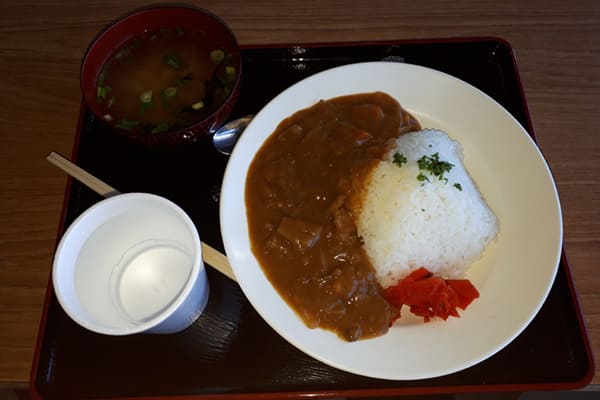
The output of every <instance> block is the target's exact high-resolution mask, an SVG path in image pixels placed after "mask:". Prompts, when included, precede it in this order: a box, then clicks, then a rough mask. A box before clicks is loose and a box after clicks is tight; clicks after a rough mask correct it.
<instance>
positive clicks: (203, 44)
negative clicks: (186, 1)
mask: <svg viewBox="0 0 600 400" xmlns="http://www.w3.org/2000/svg"><path fill="white" fill-rule="evenodd" d="M240 77H241V58H240V51H239V47H238V44H237V40H236V38H235V36H234V34H233V32H232V31H231V30H230V29H229V28H228V27H227V25H226V24H225V23H224V22H223V21H222V20H221V19H219V18H218V17H217V16H215V15H213V14H211V13H209V12H207V11H205V10H202V9H199V8H194V7H190V6H184V5H169V6H158V7H147V8H142V9H137V10H135V11H133V12H131V13H129V14H127V15H124V16H122V17H120V18H118V19H117V20H115V21H114V22H112V23H111V24H110V25H108V26H107V27H106V28H104V29H103V30H102V31H101V32H100V33H99V34H98V35H97V36H96V38H95V39H94V40H93V41H92V43H91V44H90V46H89V48H88V49H87V51H86V53H85V56H84V58H83V63H82V66H81V90H82V94H83V97H84V100H85V102H86V104H87V106H88V107H89V108H90V109H91V110H92V112H93V113H94V115H95V116H96V117H97V118H98V119H99V120H101V121H102V122H103V123H105V124H107V125H108V126H110V127H111V128H112V130H113V131H115V132H117V133H119V134H122V135H125V136H126V137H128V138H130V139H131V140H133V141H136V142H139V143H144V144H150V145H156V144H158V145H162V144H178V143H189V142H195V141H197V140H198V139H199V138H201V137H204V136H207V135H211V134H212V133H213V132H214V131H215V130H216V129H217V128H218V127H220V126H221V125H222V124H223V123H224V122H225V120H226V119H227V118H228V116H229V114H230V112H231V110H232V108H233V106H234V105H235V102H236V100H237V97H238V94H239V87H240Z"/></svg>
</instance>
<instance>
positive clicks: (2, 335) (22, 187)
mask: <svg viewBox="0 0 600 400" xmlns="http://www.w3.org/2000/svg"><path fill="white" fill-rule="evenodd" d="M144 4H149V2H144V1H134V0H102V1H92V0H82V1H67V0H59V1H53V2H50V1H38V2H35V1H33V2H32V1H28V0H23V1H19V2H17V1H10V2H9V1H6V0H2V2H1V3H0V60H1V62H0V89H1V90H2V92H3V93H2V94H0V133H1V138H2V145H1V146H0V165H1V167H0V191H1V193H2V195H1V197H0V387H2V386H4V387H25V386H26V385H27V382H28V379H29V371H30V367H31V362H32V357H33V353H34V347H35V343H36V337H37V332H38V325H39V320H40V315H41V311H42V306H43V302H44V295H45V292H46V287H47V283H48V279H49V276H50V269H51V262H52V255H53V250H54V246H55V243H56V240H57V230H58V225H59V219H60V215H61V207H62V202H63V194H64V189H65V184H66V177H65V175H64V174H63V173H61V172H60V171H58V170H57V169H56V168H55V167H53V166H51V165H50V164H48V163H47V162H46V161H45V156H46V155H47V154H48V152H50V151H51V150H57V151H59V152H61V153H63V154H67V155H69V154H70V153H71V150H72V148H73V142H74V138H75V129H76V123H77V116H78V113H79V105H80V101H81V96H80V92H79V81H78V79H79V66H80V61H81V57H82V55H83V53H84V51H85V49H86V47H87V45H88V44H89V42H90V40H91V39H92V37H93V36H94V35H95V33H96V32H97V31H98V30H99V29H100V28H101V27H103V26H104V25H105V24H107V23H108V22H109V21H110V20H111V19H113V18H115V17H117V16H118V15H120V14H122V13H124V12H126V11H128V10H130V9H132V8H135V7H137V6H140V5H144ZM194 4H196V5H199V6H201V7H204V8H206V9H208V10H210V11H212V12H214V13H216V14H217V15H219V16H221V17H222V18H223V19H224V20H225V21H226V22H227V23H228V24H229V25H230V26H231V28H232V29H233V31H234V32H235V33H236V35H237V37H238V40H239V42H240V43H241V44H260V43H306V42H336V41H340V42H341V41H361V40H386V39H391V40H393V39H408V38H448V37H468V36H498V37H502V38H504V39H506V40H508V41H509V42H510V43H511V44H512V46H513V47H514V50H515V53H516V57H517V62H518V67H519V71H520V74H521V78H522V81H523V86H524V90H525V94H526V97H527V102H528V104H529V109H530V112H531V117H532V119H533V123H534V126H535V130H536V133H537V137H538V141H539V145H540V147H541V149H542V151H543V153H544V155H545V157H546V159H547V160H548V162H549V164H550V167H551V169H552V171H553V173H554V176H555V179H556V182H557V185H558V190H559V193H560V198H561V202H562V208H563V216H564V237H565V246H566V251H567V254H568V257H569V260H570V264H571V268H572V271H573V274H574V279H575V283H576V287H577V290H578V293H579V299H580V303H581V306H582V309H583V312H584V316H585V320H586V323H587V328H588V332H589V335H590V338H591V343H592V347H593V351H594V354H595V355H596V357H597V358H598V357H600V274H599V272H600V265H599V262H598V260H599V259H600V177H599V175H600V133H598V129H599V128H598V127H599V126H600V106H599V104H600V2H597V1H595V0H586V1H570V2H565V1H541V0H539V1H523V0H504V1H491V0H490V1H485V0H472V1H456V0H452V1H426V0H420V1H391V0H390V1H379V0H353V1H341V0H340V1H338V0H320V1H319V0H301V1H281V0H279V1H259V0H254V1H246V0H238V1H198V2H195V3H194ZM524 173H526V171H524ZM593 383H595V384H598V383H600V374H598V373H596V374H595V376H594V379H593Z"/></svg>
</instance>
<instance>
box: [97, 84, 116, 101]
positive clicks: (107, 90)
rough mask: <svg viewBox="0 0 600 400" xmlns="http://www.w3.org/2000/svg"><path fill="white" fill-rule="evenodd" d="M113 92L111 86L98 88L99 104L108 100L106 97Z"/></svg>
mask: <svg viewBox="0 0 600 400" xmlns="http://www.w3.org/2000/svg"><path fill="white" fill-rule="evenodd" d="M110 92H112V88H111V87H110V86H98V87H97V88H96V98H97V101H98V102H100V103H101V102H102V101H104V100H106V96H107V95H108V94H109V93H110Z"/></svg>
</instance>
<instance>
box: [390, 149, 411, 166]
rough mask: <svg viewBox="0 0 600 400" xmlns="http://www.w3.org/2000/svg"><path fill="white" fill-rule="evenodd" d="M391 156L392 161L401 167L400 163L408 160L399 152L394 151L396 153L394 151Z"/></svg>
mask: <svg viewBox="0 0 600 400" xmlns="http://www.w3.org/2000/svg"><path fill="white" fill-rule="evenodd" d="M393 157H394V160H393V161H392V162H393V163H394V164H396V165H397V166H399V167H401V166H402V164H406V163H407V162H408V160H407V159H406V157H405V156H404V154H400V153H398V152H396V153H394V156H393Z"/></svg>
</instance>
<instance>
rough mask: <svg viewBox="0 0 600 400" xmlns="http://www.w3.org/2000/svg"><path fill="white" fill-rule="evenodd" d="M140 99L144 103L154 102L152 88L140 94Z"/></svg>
mask: <svg viewBox="0 0 600 400" xmlns="http://www.w3.org/2000/svg"><path fill="white" fill-rule="evenodd" d="M140 101H141V102H142V103H151V102H152V90H146V91H145V92H142V94H140Z"/></svg>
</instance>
